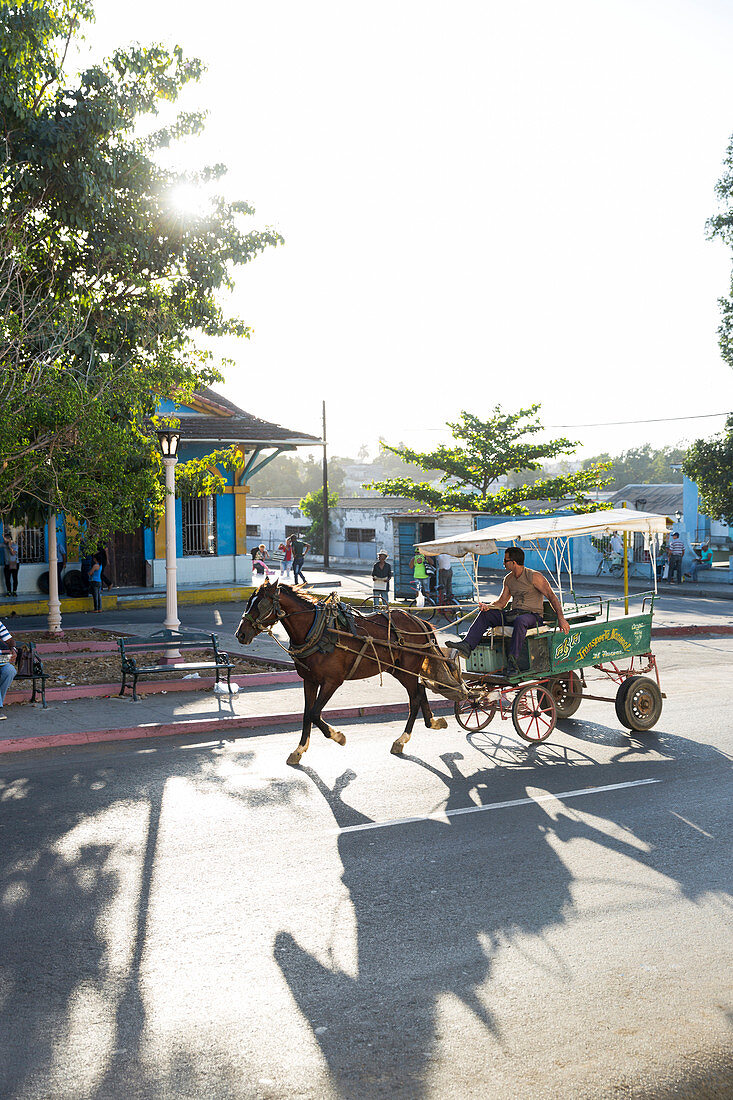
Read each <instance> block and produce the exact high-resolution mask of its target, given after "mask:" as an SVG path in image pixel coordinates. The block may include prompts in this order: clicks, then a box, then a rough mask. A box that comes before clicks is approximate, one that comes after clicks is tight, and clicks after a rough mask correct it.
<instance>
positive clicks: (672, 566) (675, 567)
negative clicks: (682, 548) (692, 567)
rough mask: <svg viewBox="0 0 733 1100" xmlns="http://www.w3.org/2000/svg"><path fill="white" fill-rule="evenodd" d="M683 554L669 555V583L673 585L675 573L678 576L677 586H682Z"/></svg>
mask: <svg viewBox="0 0 733 1100" xmlns="http://www.w3.org/2000/svg"><path fill="white" fill-rule="evenodd" d="M683 557H684V555H683V554H670V555H669V583H670V584H673V583H674V582H673V580H672V578H673V577H674V575H675V573H676V574H677V584H682V558H683Z"/></svg>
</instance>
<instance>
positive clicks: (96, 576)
mask: <svg viewBox="0 0 733 1100" xmlns="http://www.w3.org/2000/svg"><path fill="white" fill-rule="evenodd" d="M89 590H90V592H91V593H92V602H93V604H94V607H93V613H94V614H96V615H98V614H100V612H101V610H102V563H101V561H100V560H99V555H97V554H95V555H94V557H93V559H92V564H91V567H90V569H89Z"/></svg>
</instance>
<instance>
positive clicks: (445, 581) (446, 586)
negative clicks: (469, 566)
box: [438, 554, 453, 603]
mask: <svg viewBox="0 0 733 1100" xmlns="http://www.w3.org/2000/svg"><path fill="white" fill-rule="evenodd" d="M438 588H439V589H441V591H442V593H443V596H442V598H443V599H444V600H445V601H446V603H449V602H450V601H451V600H452V599H453V566H452V564H451V560H450V554H438Z"/></svg>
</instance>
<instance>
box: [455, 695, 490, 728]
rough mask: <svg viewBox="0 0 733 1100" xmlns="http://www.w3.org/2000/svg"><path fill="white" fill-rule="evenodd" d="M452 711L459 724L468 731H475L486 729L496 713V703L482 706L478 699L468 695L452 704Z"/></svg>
mask: <svg viewBox="0 0 733 1100" xmlns="http://www.w3.org/2000/svg"><path fill="white" fill-rule="evenodd" d="M453 713H454V714H455V716H456V722H457V723H458V725H459V726H463V728H464V730H468V732H469V733H477V732H478V730H483V729H486V727H487V726H488V724H489V722H490V721H491V719H492V718H493V717H494V715H495V714H496V703H488V704H486V706H484V705H483V704H482V703H481V702H480V701H479V700H478V699H472V698H471V697H470V696H469V697H468V698H467V699H461V700H460V702H458V703H455V704H454V705H453Z"/></svg>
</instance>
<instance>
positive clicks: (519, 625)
mask: <svg viewBox="0 0 733 1100" xmlns="http://www.w3.org/2000/svg"><path fill="white" fill-rule="evenodd" d="M504 567H505V568H506V569H508V570H509V572H508V573H507V575H506V576H505V578H504V587H503V588H502V590H501V595H500V596H499V599H498V600H495V602H494V603H490V604H487V603H481V602H479V605H478V606H479V614H478V615H477V616H476V618H475V620H474V622H473V624H472V626H471V629H470V630H469V631H468V634H467V635H466V637H465V638H464V639H463V640H462V641H458V642H447V643H446V644H447V645H448V646H450V647H451V649H454V650H455V651H456V653H460V655H461V656H462V657H470V655H471V653H472V652H473V650H474V649H475V648H476V646H477V645H478V644H479V642H480V641H481V639H482V638H483V636H484V634H485V633H486V631H487V630H488V629H489V627H494V626H511V627H512V628H513V629H512V639H511V643H510V646H509V657H508V660H507V665H506V668H503V669H501V670H500V671H498V672H497V673H496V675H497V676H514V675H515V674H516V673H518V672H522V671H524V670H523V669H521V668H520V667H519V655H520V654H521V652H522V646H523V645H524V641H525V638H526V637H527V631H528V630H530V629H531V628H532V627H533V626H542V624H543V621H544V620H543V605H544V601H545V600H548V602H549V603H550V606H551V607H552V608H553V610H554V612H555V614H556V615H557V623H558V626H559V627H560V629H561V630H562V631H563V633H564V634H567V633H568V631H569V630H570V627H569V626H568V622H567V619H566V618H565V616H564V615H563V611H562V607H561V605H560V601H559V600H558V598H557V596H556V595H555V593H554V592H553V591H552V588H551V587H550V584H549V581H548V580H547V578H546V577H545V576H544V575H543V574H542V573H539V572H538V571H537V570H536V569H527V568H525V565H524V550H522V549H521V547H519V546H510V547H509V548H508V549H507V550H506V551H505V553H504ZM510 600H511V607H510V608H509V609H507V610H505V608H507V604H508V603H509V601H510Z"/></svg>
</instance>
